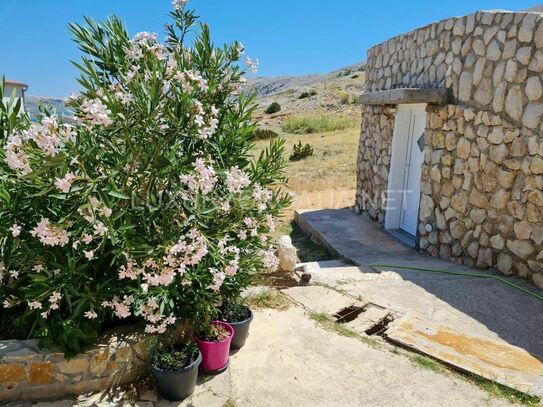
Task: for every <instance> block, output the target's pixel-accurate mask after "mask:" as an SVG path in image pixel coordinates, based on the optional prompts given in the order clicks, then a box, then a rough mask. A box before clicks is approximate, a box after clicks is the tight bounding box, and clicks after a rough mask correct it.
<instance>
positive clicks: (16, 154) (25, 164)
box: [5, 135, 32, 175]
mask: <svg viewBox="0 0 543 407" xmlns="http://www.w3.org/2000/svg"><path fill="white" fill-rule="evenodd" d="M5 150H6V162H7V164H8V166H9V167H10V168H12V169H14V170H18V171H21V173H22V174H23V175H26V174H30V173H31V172H32V168H30V163H29V158H28V156H27V155H26V153H25V152H24V151H23V141H22V139H21V137H20V136H18V135H11V136H9V138H8V141H7V143H6V147H5Z"/></svg>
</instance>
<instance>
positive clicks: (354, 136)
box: [256, 126, 360, 205]
mask: <svg viewBox="0 0 543 407" xmlns="http://www.w3.org/2000/svg"><path fill="white" fill-rule="evenodd" d="M359 133H360V130H359V126H356V127H354V128H350V129H346V130H338V131H332V132H328V133H316V134H288V133H282V132H281V133H280V134H281V136H282V137H284V138H285V141H286V143H285V146H286V152H285V158H286V159H288V157H289V156H290V154H291V153H292V149H293V146H294V144H295V143H297V142H298V141H301V142H302V144H305V143H309V144H310V145H311V146H312V147H313V151H314V152H313V156H311V157H308V158H306V159H304V160H301V161H296V162H289V163H288V165H287V168H286V176H287V177H288V178H289V183H288V186H289V188H290V189H291V190H292V191H293V192H295V193H296V194H298V195H301V194H302V193H307V192H318V191H321V192H322V191H354V189H355V187H356V157H357V152H358V138H359ZM268 143H269V142H268V141H266V140H263V141H257V142H256V145H257V150H258V151H260V150H262V149H264V148H265V147H266V146H267V145H268ZM336 194H337V193H336ZM350 199H351V201H350V204H351V205H352V203H353V201H354V196H353V197H350Z"/></svg>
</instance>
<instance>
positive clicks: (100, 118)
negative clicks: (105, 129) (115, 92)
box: [81, 99, 113, 126]
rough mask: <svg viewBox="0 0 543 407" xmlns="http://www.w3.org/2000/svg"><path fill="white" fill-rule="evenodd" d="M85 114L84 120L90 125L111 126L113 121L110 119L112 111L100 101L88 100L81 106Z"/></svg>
mask: <svg viewBox="0 0 543 407" xmlns="http://www.w3.org/2000/svg"><path fill="white" fill-rule="evenodd" d="M81 110H82V111H83V113H84V114H85V115H84V116H83V117H82V120H83V121H84V122H86V123H88V124H90V125H97V126H109V125H110V124H112V123H113V120H111V118H110V117H109V115H110V114H111V110H109V109H108V108H107V106H106V105H104V103H103V102H102V101H101V100H100V99H87V100H85V101H84V102H83V103H82V104H81Z"/></svg>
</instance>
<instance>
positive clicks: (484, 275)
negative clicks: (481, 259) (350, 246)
mask: <svg viewBox="0 0 543 407" xmlns="http://www.w3.org/2000/svg"><path fill="white" fill-rule="evenodd" d="M368 266H370V267H380V268H397V269H405V270H413V271H427V272H430V273H442V274H451V275H455V276H464V277H475V278H490V279H493V280H498V281H500V282H502V283H503V284H507V285H508V286H511V287H513V288H515V289H517V290H520V291H522V292H524V293H525V294H528V295H530V296H532V297H534V298H536V299H538V300H539V301H543V296H541V295H539V294H537V293H535V292H533V291H530V290H528V289H526V288H524V287H521V286H519V285H517V284H514V283H512V282H510V281H507V280H506V279H505V278H502V277H500V276H495V275H492V274H477V273H460V272H457V271H450V270H441V269H430V268H421V267H412V266H399V265H397V264H368Z"/></svg>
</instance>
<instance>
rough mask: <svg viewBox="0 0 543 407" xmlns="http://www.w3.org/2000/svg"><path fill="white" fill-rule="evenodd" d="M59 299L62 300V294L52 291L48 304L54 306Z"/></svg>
mask: <svg viewBox="0 0 543 407" xmlns="http://www.w3.org/2000/svg"><path fill="white" fill-rule="evenodd" d="M61 299H62V294H61V293H59V292H58V291H53V293H52V294H51V296H50V297H49V302H50V303H51V304H54V303H57V302H59V301H60V300H61Z"/></svg>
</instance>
